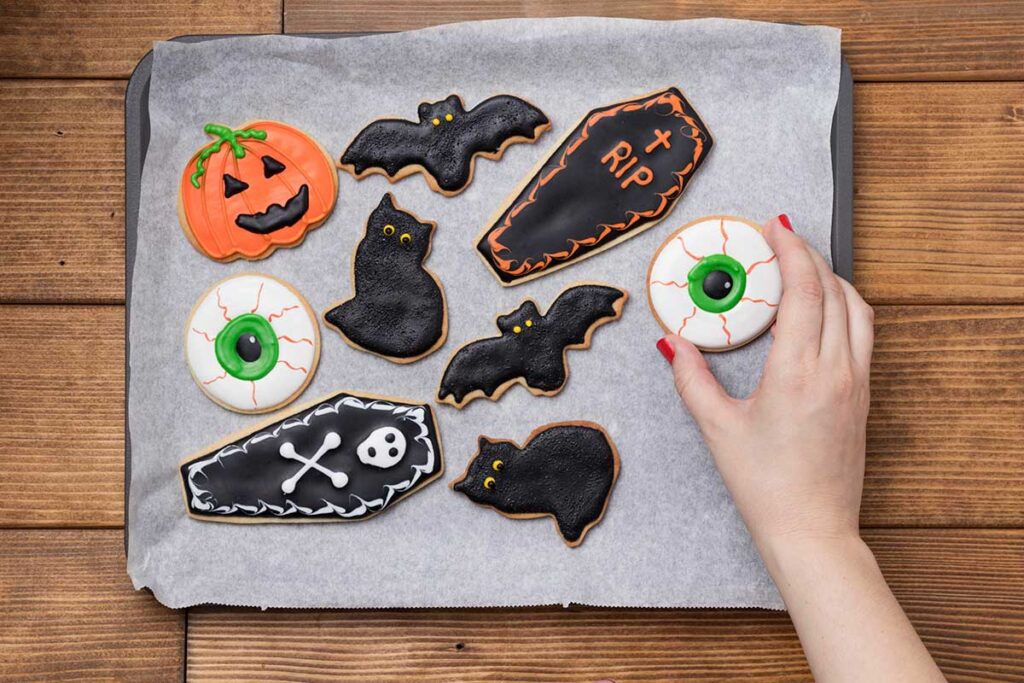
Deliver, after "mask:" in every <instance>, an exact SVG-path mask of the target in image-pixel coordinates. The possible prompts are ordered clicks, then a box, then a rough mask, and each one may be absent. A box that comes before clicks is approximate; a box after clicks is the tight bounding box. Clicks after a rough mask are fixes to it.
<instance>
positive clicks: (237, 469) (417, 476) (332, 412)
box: [181, 393, 444, 522]
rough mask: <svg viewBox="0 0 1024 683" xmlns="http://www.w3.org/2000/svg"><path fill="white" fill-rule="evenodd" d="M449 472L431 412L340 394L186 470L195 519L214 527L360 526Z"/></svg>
mask: <svg viewBox="0 0 1024 683" xmlns="http://www.w3.org/2000/svg"><path fill="white" fill-rule="evenodd" d="M443 470H444V462H443V457H442V454H441V441H440V437H439V436H438V433H437V424H436V422H435V421H434V414H433V412H432V411H431V410H430V407H429V406H426V405H423V404H420V403H409V402H405V401H402V400H398V399H390V398H380V397H374V396H362V395H357V394H348V393H339V394H336V395H334V396H331V397H328V398H325V399H323V400H321V401H319V402H317V403H314V404H310V405H307V406H306V407H305V408H303V409H302V410H300V411H297V412H294V413H293V414H292V415H290V416H289V417H286V418H285V419H283V420H280V419H279V420H275V421H272V422H267V423H264V424H263V425H261V426H259V427H257V428H255V429H250V430H247V431H246V432H245V433H243V434H241V435H235V436H234V437H229V440H228V441H226V442H222V443H220V444H217V445H215V446H212V447H210V448H208V449H204V450H203V451H202V453H201V454H199V455H197V456H195V457H192V458H190V459H189V460H187V461H186V462H184V463H183V464H182V465H181V478H182V483H183V485H184V491H185V505H186V507H187V510H188V513H189V514H190V515H191V516H193V517H195V518H198V519H203V520H207V521H216V522H241V521H248V522H270V521H355V520H360V519H366V518H367V517H371V516H373V515H375V514H377V513H379V512H381V511H383V510H386V509H387V508H389V507H391V506H392V505H394V504H395V503H397V502H398V501H400V500H402V499H403V498H405V497H406V496H409V495H410V494H412V493H415V492H416V491H418V490H419V489H421V488H422V487H423V486H425V485H426V484H428V483H430V482H431V481H433V480H434V479H436V478H437V477H439V476H440V475H441V473H442V471H443Z"/></svg>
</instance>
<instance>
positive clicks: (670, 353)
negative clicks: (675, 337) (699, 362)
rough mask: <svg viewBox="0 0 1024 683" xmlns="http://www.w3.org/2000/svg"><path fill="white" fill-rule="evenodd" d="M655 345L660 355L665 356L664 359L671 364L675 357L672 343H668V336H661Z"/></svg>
mask: <svg viewBox="0 0 1024 683" xmlns="http://www.w3.org/2000/svg"><path fill="white" fill-rule="evenodd" d="M656 346H657V347H658V350H659V351H661V355H663V356H665V360H667V361H668V362H669V363H670V364H671V363H672V360H673V359H674V358H675V357H676V350H675V349H673V348H672V344H670V343H669V341H668V337H662V338H661V339H659V340H658V343H657V344H656Z"/></svg>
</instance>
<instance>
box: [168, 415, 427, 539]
mask: <svg viewBox="0 0 1024 683" xmlns="http://www.w3.org/2000/svg"><path fill="white" fill-rule="evenodd" d="M343 405H344V406H348V407H354V408H358V409H360V410H389V411H391V413H392V415H394V416H396V417H397V418H399V419H400V420H405V421H412V422H415V423H416V424H418V425H419V426H420V433H419V434H417V435H416V436H415V437H414V440H415V441H417V442H419V443H422V444H423V445H424V446H426V449H427V462H426V463H425V464H423V465H414V466H413V476H412V477H411V478H409V479H407V480H406V481H402V482H399V483H397V484H389V485H386V486H385V489H386V490H387V495H385V496H384V497H383V498H375V499H374V500H363V499H362V498H360V497H359V496H356V495H352V498H355V499H357V500H358V501H359V502H360V505H359V507H357V508H354V509H352V510H345V509H344V508H342V507H339V506H337V505H334V504H332V503H329V502H328V501H326V500H325V501H324V506H323V507H320V508H317V509H315V510H314V509H313V508H308V507H303V506H301V505H296V504H295V503H293V502H291V501H287V505H286V506H281V505H274V504H272V503H267V502H266V501H263V500H261V501H260V502H259V505H241V504H238V503H232V504H231V505H221V506H216V507H215V506H214V505H213V504H211V503H204V502H203V501H202V500H200V498H199V496H200V495H201V494H204V493H210V492H209V491H206V490H205V489H203V488H201V487H200V486H199V485H198V484H196V482H195V481H194V477H195V475H196V474H201V473H203V469H204V468H205V467H206V466H207V465H209V464H211V463H217V464H220V463H221V461H222V460H223V459H224V458H227V457H229V456H232V455H237V454H239V453H241V454H242V455H247V454H248V450H247V449H248V447H249V445H250V444H255V443H259V442H261V441H264V440H266V439H276V438H277V437H278V436H279V435H280V433H281V431H282V430H286V429H293V428H295V427H299V426H303V427H308V426H309V421H310V420H311V419H312V418H313V417H316V416H319V415H326V414H328V413H334V414H338V411H339V409H340V408H341V406H343ZM425 416H426V408H424V407H423V406H418V407H412V406H397V405H395V404H394V403H391V402H390V401H386V400H382V399H373V400H371V401H369V402H364V401H362V400H360V399H359V398H358V397H356V396H345V397H343V398H341V399H338V400H337V401H334V402H333V403H323V404H320V405H319V406H317V407H316V408H314V409H313V410H311V411H309V412H308V413H307V414H306V415H305V416H304V417H302V418H301V419H300V418H298V417H289V418H286V419H285V420H284V422H282V423H281V424H280V425H278V427H277V428H276V429H274V431H273V432H258V433H257V434H254V435H252V436H250V437H249V438H247V439H246V440H245V442H244V443H243V444H242V445H241V446H237V445H235V444H230V445H228V446H225V447H224V448H222V449H221V450H219V451H218V452H217V453H215V454H214V455H212V456H210V457H208V458H204V459H202V460H197V461H195V462H193V463H190V464H189V465H188V488H189V493H190V498H189V503H188V506H189V509H191V510H195V511H198V512H201V513H203V514H209V513H214V514H219V515H231V514H235V513H238V512H241V513H244V514H246V515H249V516H256V515H260V514H263V513H266V512H269V513H270V514H272V515H273V516H275V517H288V516H291V515H295V514H299V515H303V516H309V517H314V516H318V515H327V514H332V513H333V514H336V515H338V516H339V517H343V518H346V519H349V518H354V517H362V516H364V515H367V514H372V513H375V512H380V511H381V510H383V509H384V508H386V507H387V506H388V505H389V504H390V503H391V501H392V499H393V498H394V496H395V494H396V493H404V492H405V491H408V490H409V489H411V488H413V487H414V486H415V485H416V483H417V482H419V481H420V479H422V478H423V477H424V475H426V476H431V475H433V474H436V472H435V471H434V468H435V463H436V454H435V453H434V444H433V443H432V442H431V439H430V438H429V433H430V430H429V429H428V428H427V423H426V420H425Z"/></svg>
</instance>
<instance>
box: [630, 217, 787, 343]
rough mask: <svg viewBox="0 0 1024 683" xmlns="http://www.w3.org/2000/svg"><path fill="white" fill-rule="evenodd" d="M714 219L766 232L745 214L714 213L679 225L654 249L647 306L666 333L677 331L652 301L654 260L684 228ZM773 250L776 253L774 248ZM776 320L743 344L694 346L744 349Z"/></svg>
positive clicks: (649, 275) (648, 271)
mask: <svg viewBox="0 0 1024 683" xmlns="http://www.w3.org/2000/svg"><path fill="white" fill-rule="evenodd" d="M713 220H726V221H736V222H737V223H744V224H746V225H749V226H750V227H752V228H754V229H755V230H757V231H758V232H759V233H761V234H762V235H763V234H764V230H763V229H762V228H761V226H760V225H758V224H757V223H755V222H754V221H752V220H750V219H749V218H744V217H743V216H731V215H724V214H723V215H719V214H712V215H710V216H701V217H700V218H695V219H694V220H692V221H690V222H689V223H685V224H684V225H681V226H679V227H678V228H676V229H675V230H673V231H672V233H671V234H670V235H669V236H668V237H666V238H665V240H664V241H663V242H662V243H661V244H660V245H659V246H658V248H657V249H655V250H654V255H653V256H651V260H650V263H648V264H647V275H646V280H645V281H644V287H645V293H646V295H647V308H648V309H650V311H651V316H652V317H653V318H654V322H656V323H658V327H660V328H661V329H662V331H663V332H664V333H665V334H666V335H674V334H675V332H674V331H673V330H670V329H668V328H667V327H665V323H664V322H663V321H662V319H661V316H660V315H658V312H657V311H656V310H655V308H654V302H653V301H651V273H652V272H653V271H654V262H655V261H657V260H658V257H659V256H661V252H662V251H663V250H664V249H665V247H667V246H668V245H669V244H670V243H671V242H672V241H673V240H674V239H675V238H676V237H678V236H679V235H681V234H682V233H683V231H684V230H687V229H689V228H692V227H693V226H695V225H697V224H698V223H704V222H706V221H713ZM772 251H773V253H774V249H773V250H772ZM774 322H775V318H774V317H773V318H772V319H771V321H770V322H769V323H768V324H767V325H765V326H764V327H762V328H761V330H760V331H759V332H758V333H756V334H755V335H754V336H752V337H751V338H750V339H748V340H747V341H745V342H743V343H742V344H737V345H735V346H727V347H724V348H721V349H711V348H705V347H703V346H697V345H696V344H694V346H697V348H698V349H700V350H701V351H706V352H707V353H728V352H729V351H735V350H736V349H742V348H743V347H744V346H746V345H747V344H750V343H752V342H754V341H755V340H757V339H760V338H761V335H763V334H764V333H765V332H766V331H767V330H768V328H769V327H771V326H772V324H774ZM690 343H691V344H693V342H690Z"/></svg>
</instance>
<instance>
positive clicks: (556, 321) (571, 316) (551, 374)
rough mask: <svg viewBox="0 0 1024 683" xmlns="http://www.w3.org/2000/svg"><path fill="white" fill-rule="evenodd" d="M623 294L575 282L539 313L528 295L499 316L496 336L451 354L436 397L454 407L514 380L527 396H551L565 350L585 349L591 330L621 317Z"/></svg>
mask: <svg viewBox="0 0 1024 683" xmlns="http://www.w3.org/2000/svg"><path fill="white" fill-rule="evenodd" d="M628 298H629V295H628V294H627V293H626V292H625V291H624V290H621V289H618V288H616V287H611V286H608V285H601V284H582V285H576V286H574V287H570V288H568V289H566V290H565V291H563V292H562V293H561V294H559V295H558V298H556V299H555V302H554V303H553V304H551V307H550V308H549V309H548V312H547V313H545V314H544V315H541V313H540V311H539V310H538V308H537V303H536V302H535V301H533V299H527V300H526V301H524V302H523V303H522V304H520V306H519V308H517V309H516V310H514V311H512V312H511V313H509V314H507V315H502V316H498V320H497V325H498V329H499V330H500V331H501V336H499V337H487V338H485V339H478V340H476V341H472V342H470V343H468V344H466V345H465V346H463V347H462V348H460V349H459V350H458V351H456V352H455V354H454V355H453V356H452V358H451V360H449V361H448V365H447V367H446V368H445V371H444V375H443V376H442V377H441V386H440V387H439V389H438V391H437V400H438V401H439V402H441V403H450V404H451V405H453V406H455V407H456V408H462V407H463V406H465V405H466V404H467V403H469V402H470V401H472V400H473V399H476V398H488V399H490V400H492V401H497V400H498V399H499V398H501V396H502V394H504V393H505V392H506V391H508V389H510V388H511V387H512V385H514V384H517V383H518V384H522V385H523V386H524V387H526V388H527V389H528V390H529V391H530V393H532V394H535V395H540V396H554V395H555V394H557V393H558V392H560V391H561V390H562V389H563V388H564V387H565V383H566V382H567V381H568V379H569V366H568V364H567V359H566V353H567V352H568V350H569V349H586V348H589V347H590V338H591V336H592V335H593V333H594V330H596V329H597V328H598V327H600V326H601V325H604V324H605V323H609V322H611V321H613V320H616V319H617V318H618V317H619V316H620V315H622V307H623V306H624V305H625V304H626V300H627V299H628Z"/></svg>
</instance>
